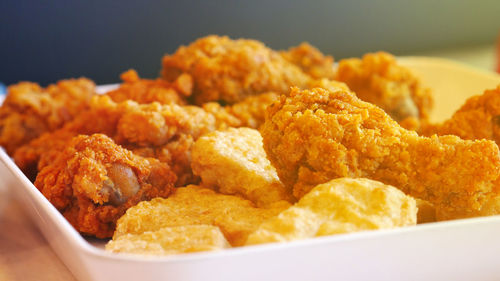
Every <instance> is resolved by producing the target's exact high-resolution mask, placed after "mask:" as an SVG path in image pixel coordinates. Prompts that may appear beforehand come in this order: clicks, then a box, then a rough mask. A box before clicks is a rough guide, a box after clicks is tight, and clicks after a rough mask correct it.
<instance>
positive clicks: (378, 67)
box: [336, 52, 433, 122]
mask: <svg viewBox="0 0 500 281" xmlns="http://www.w3.org/2000/svg"><path fill="white" fill-rule="evenodd" d="M336 79H337V80H339V81H342V82H344V83H346V84H347V85H348V86H349V88H350V89H351V90H352V91H354V92H355V93H356V95H357V96H358V98H360V99H362V100H364V101H366V102H370V103H373V104H376V105H377V106H379V107H380V108H382V109H383V110H385V112H387V114H389V115H390V116H391V117H392V118H393V119H394V120H396V121H398V122H400V121H403V120H405V119H406V118H412V119H413V121H415V119H427V118H428V117H429V113H430V111H431V109H432V103H433V100H432V96H431V93H430V90H429V89H428V88H425V87H423V86H422V85H421V83H420V81H419V80H418V78H417V77H415V76H414V75H413V73H411V71H410V70H409V69H407V68H405V67H402V66H400V65H398V64H397V62H396V59H395V58H394V57H393V56H392V55H390V54H388V53H384V52H378V53H368V54H365V55H364V56H363V58H362V59H358V58H351V59H344V60H340V61H339V65H338V69H337V77H336Z"/></svg>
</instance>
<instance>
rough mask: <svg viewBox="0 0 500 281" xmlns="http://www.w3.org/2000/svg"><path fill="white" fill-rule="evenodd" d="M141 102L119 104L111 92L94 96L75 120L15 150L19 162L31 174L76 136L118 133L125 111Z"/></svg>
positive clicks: (24, 170)
mask: <svg viewBox="0 0 500 281" xmlns="http://www.w3.org/2000/svg"><path fill="white" fill-rule="evenodd" d="M134 105H137V104H135V103H133V102H132V103H131V102H123V103H120V104H117V103H115V102H113V101H112V100H111V99H110V98H109V97H108V96H94V97H93V98H92V99H91V101H90V109H89V110H87V111H84V112H82V113H81V114H79V115H78V116H76V117H75V119H74V120H72V121H71V122H68V123H67V124H65V125H64V126H63V127H62V128H60V129H58V130H55V131H53V132H47V133H45V134H43V135H41V136H40V137H38V138H36V139H34V140H32V141H31V142H29V143H28V144H26V145H23V146H22V147H20V148H19V149H18V150H17V151H16V152H15V153H14V161H15V162H16V165H17V166H18V167H19V168H20V169H21V170H22V171H23V172H24V173H25V174H26V175H27V176H28V177H30V178H32V179H34V177H35V176H36V174H37V172H38V171H40V170H41V169H42V168H43V167H45V166H46V164H47V163H50V162H52V161H53V159H54V158H55V157H56V156H57V154H59V153H60V151H62V150H64V148H65V146H66V145H67V143H68V142H69V141H70V140H71V139H72V138H73V137H75V136H77V135H79V134H82V135H91V134H95V133H101V134H105V135H107V136H110V137H112V138H113V137H114V136H115V135H116V134H117V133H116V131H117V129H116V128H117V125H118V121H119V120H120V118H121V116H123V114H124V112H127V111H128V110H130V108H131V107H134V108H135V106H134Z"/></svg>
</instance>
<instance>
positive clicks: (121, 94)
mask: <svg viewBox="0 0 500 281" xmlns="http://www.w3.org/2000/svg"><path fill="white" fill-rule="evenodd" d="M120 77H121V79H122V80H123V83H122V84H121V85H120V87H119V88H118V89H116V90H113V91H110V92H107V93H106V95H108V96H110V97H111V99H113V100H114V101H115V102H123V101H126V100H133V101H135V102H137V103H141V104H142V103H152V102H159V103H161V104H169V103H176V104H186V103H187V102H186V98H187V97H189V96H190V95H191V92H192V89H193V79H192V78H191V76H189V75H188V74H181V75H179V76H178V77H177V78H176V79H175V81H173V82H172V83H170V82H167V81H165V80H164V79H159V78H158V79H156V80H149V79H141V78H140V77H139V75H138V74H137V72H136V71H135V70H129V71H126V72H124V73H122V75H121V76H120Z"/></svg>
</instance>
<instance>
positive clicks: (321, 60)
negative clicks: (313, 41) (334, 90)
mask: <svg viewBox="0 0 500 281" xmlns="http://www.w3.org/2000/svg"><path fill="white" fill-rule="evenodd" d="M280 54H281V56H283V58H284V59H286V60H287V61H289V62H291V63H293V64H295V65H297V66H299V67H300V68H301V69H302V71H304V72H305V73H307V74H309V75H310V76H311V77H312V78H314V79H322V78H327V79H334V77H335V72H334V70H333V57H332V56H325V55H324V54H323V53H321V52H320V51H319V50H318V49H316V48H315V47H314V46H311V45H310V44H308V43H307V42H303V43H302V44H300V45H298V46H296V47H292V48H290V49H288V51H281V52H280Z"/></svg>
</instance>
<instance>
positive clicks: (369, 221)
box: [246, 178, 417, 245]
mask: <svg viewBox="0 0 500 281" xmlns="http://www.w3.org/2000/svg"><path fill="white" fill-rule="evenodd" d="M416 222H417V207H416V203H415V200H414V199H413V198H411V197H410V196H407V195H405V194H404V193H403V192H401V191H400V190H398V189H397V188H395V187H393V186H390V185H385V184H383V183H381V182H377V181H373V180H369V179H350V178H339V179H334V180H331V181H329V182H327V183H324V184H320V185H317V186H316V187H314V188H313V189H312V190H311V191H310V192H309V193H307V194H306V195H304V197H302V198H301V199H300V200H299V202H297V203H296V204H295V205H293V206H292V207H290V208H288V209H286V210H284V211H283V212H281V213H280V214H279V215H277V216H275V217H272V218H270V219H268V220H267V221H265V222H264V223H262V224H261V225H260V226H259V228H258V229H257V230H256V231H255V232H253V233H251V234H250V235H249V236H248V240H247V242H246V244H247V245H251V244H261V243H270V242H286V241H293V240H299V239H306V238H312V237H317V236H325V235H332V234H341V233H350V232H356V231H363V230H375V229H388V228H395V227H402V226H410V225H415V224H416Z"/></svg>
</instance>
